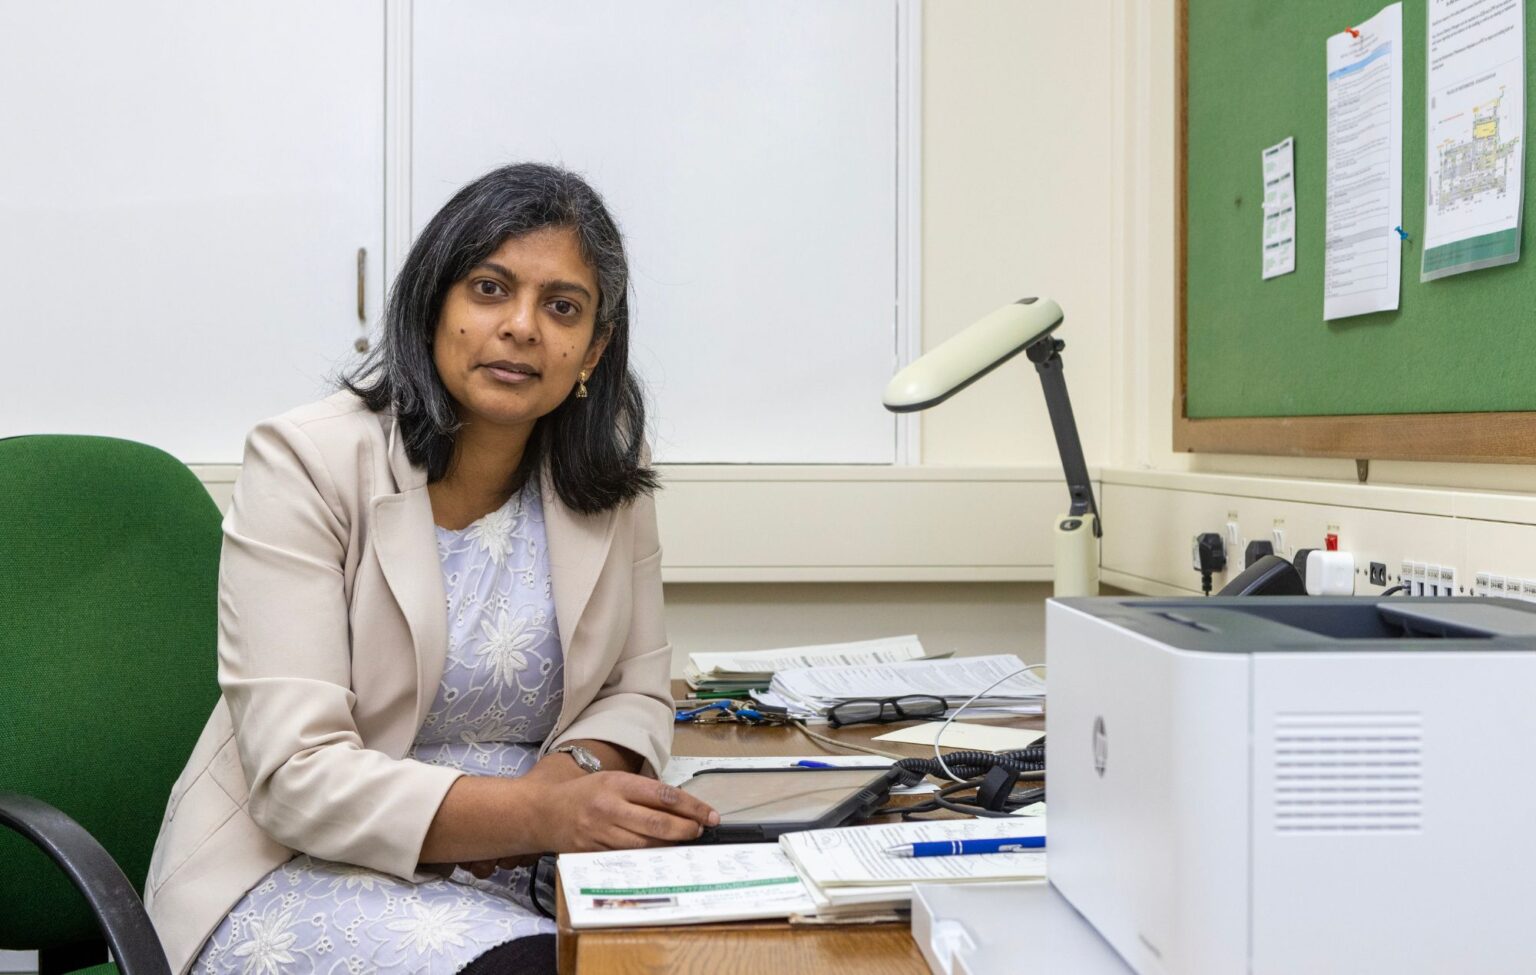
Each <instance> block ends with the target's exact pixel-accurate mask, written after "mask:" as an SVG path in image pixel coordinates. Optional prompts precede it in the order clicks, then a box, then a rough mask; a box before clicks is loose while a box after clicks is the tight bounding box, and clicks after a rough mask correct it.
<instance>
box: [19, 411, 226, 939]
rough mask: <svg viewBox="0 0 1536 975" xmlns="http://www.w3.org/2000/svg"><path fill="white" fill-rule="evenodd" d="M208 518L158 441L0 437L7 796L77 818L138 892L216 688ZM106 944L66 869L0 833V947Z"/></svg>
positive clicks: (214, 551)
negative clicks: (24, 798)
mask: <svg viewBox="0 0 1536 975" xmlns="http://www.w3.org/2000/svg"><path fill="white" fill-rule="evenodd" d="M219 520H220V519H219V510H218V507H217V506H216V505H215V504H214V503H213V499H212V498H210V497H209V496H208V492H207V490H205V489H204V487H203V485H202V484H201V483H200V482H199V481H198V479H197V478H196V476H194V475H193V474H192V472H191V471H189V470H188V469H187V468H186V467H185V466H184V465H183V464H182V463H181V462H180V461H178V460H176V459H175V458H174V457H171V456H170V455H169V454H166V453H164V452H162V451H160V450H156V449H155V448H153V447H148V446H145V445H144V444H138V443H132V442H130V441H126V440H113V439H109V438H105V437H77V436H29V437H13V438H9V439H3V440H0V789H4V790H9V791H12V792H20V793H24V794H27V795H32V796H36V797H37V798H39V799H42V800H43V801H45V802H49V803H52V804H53V805H54V806H57V807H58V808H59V809H61V810H63V811H64V812H65V813H67V814H69V815H70V816H72V817H74V819H75V820H76V821H77V822H79V823H80V825H82V826H84V827H85V828H86V829H87V830H88V831H90V833H91V834H92V835H93V836H95V837H96V839H97V840H98V841H99V842H100V843H101V844H102V846H104V847H106V849H107V852H109V853H111V854H112V856H113V857H114V858H115V859H116V860H117V862H118V864H119V865H120V866H121V867H122V868H123V872H124V873H126V874H127V875H128V877H129V879H130V880H132V881H133V882H134V883H135V884H137V885H141V886H142V884H143V882H144V877H145V875H146V874H147V873H148V870H149V856H150V851H151V850H152V849H153V847H154V843H155V835H156V833H157V832H158V831H159V828H160V818H161V816H162V815H163V814H164V812H165V803H166V799H167V797H168V796H169V795H170V791H171V785H172V783H173V782H174V781H175V779H176V776H177V775H178V774H179V773H180V772H181V768H182V765H183V764H185V762H186V760H187V756H188V755H189V754H190V753H191V751H192V745H193V743H194V742H195V741H196V740H197V735H198V732H199V731H200V730H201V728H202V725H203V722H204V721H206V720H207V718H208V714H209V711H210V710H211V709H212V707H213V704H214V702H215V701H216V700H217V698H218V693H219V691H218V684H217V677H216V652H215V641H216V639H217V632H218V566H219V544H220V531H219ZM99 936H100V933H99V930H98V929H97V927H96V925H95V923H94V921H93V920H92V918H91V915H90V912H89V910H88V909H87V908H86V906H85V902H84V900H83V899H82V898H81V897H80V896H79V894H77V893H76V892H75V891H74V889H73V888H72V887H71V886H70V885H69V882H68V881H67V880H65V879H64V875H63V874H62V873H61V872H59V870H58V869H57V868H56V867H54V866H53V864H52V863H51V862H50V861H49V860H48V859H47V858H46V857H45V856H44V855H43V854H42V853H40V852H38V851H37V850H36V849H35V848H34V847H33V846H32V845H31V844H30V843H28V842H27V841H25V840H23V839H21V838H20V837H18V836H16V835H15V834H12V833H10V832H9V831H5V830H0V948H20V949H45V948H51V947H56V946H60V945H67V944H75V943H80V942H85V941H91V940H95V939H97V938H99Z"/></svg>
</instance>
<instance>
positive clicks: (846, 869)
mask: <svg viewBox="0 0 1536 975" xmlns="http://www.w3.org/2000/svg"><path fill="white" fill-rule="evenodd" d="M1044 834H1045V817H1044V816H1032V817H1029V818H1027V819H1023V818H1021V819H1013V818H1010V819H953V820H940V821H935V822H923V823H891V824H888V825H880V826H843V827H839V828H838V829H817V830H810V831H809V832H805V833H788V834H786V835H784V836H781V837H779V846H780V847H781V848H782V849H783V850H784V852H785V853H787V854H788V855H789V859H790V861H791V862H792V863H793V864H794V867H795V871H796V872H797V873H798V874H799V876H800V879H801V881H802V882H803V883H804V885H805V889H806V892H807V893H808V894H809V895H810V898H811V900H812V901H814V902H815V905H816V913H817V915H819V916H822V917H835V916H837V915H845V914H866V913H871V912H876V911H882V910H891V909H901V908H905V907H907V906H908V904H909V903H910V901H911V900H912V885H913V884H915V883H924V884H935V883H939V884H942V883H993V882H997V883H1001V882H1005V881H1014V882H1016V881H1021V880H1044V879H1045V854H1044V853H1042V852H1018V853H980V854H972V855H967V856H942V857H907V856H893V855H891V854H889V853H887V852H886V848H887V847H891V846H896V845H898V844H901V843H917V842H921V841H924V840H958V839H990V838H993V837H1005V836H1043V835H1044Z"/></svg>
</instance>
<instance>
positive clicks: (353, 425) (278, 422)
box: [256, 389, 394, 451]
mask: <svg viewBox="0 0 1536 975" xmlns="http://www.w3.org/2000/svg"><path fill="white" fill-rule="evenodd" d="M393 420H394V418H393V417H391V416H385V415H381V414H378V413H375V412H373V411H372V410H370V409H369V408H368V404H367V403H365V402H363V399H362V397H360V396H358V395H357V394H356V393H354V392H352V391H351V390H349V389H343V390H341V391H340V392H336V393H332V394H331V395H330V396H327V397H326V398H325V399H322V400H316V401H315V402H313V403H305V404H304V405H303V406H296V407H294V408H293V409H291V410H288V411H287V412H285V413H280V414H278V415H277V416H274V417H269V418H268V419H266V420H263V421H261V422H260V423H258V424H257V425H256V431H261V432H266V433H269V434H274V435H276V436H278V437H281V438H284V439H291V438H293V437H294V436H295V435H302V436H303V437H304V438H305V439H307V440H310V441H312V442H313V443H314V445H315V446H316V447H319V448H320V449H321V450H322V451H324V450H326V449H327V448H331V447H341V448H343V449H345V448H347V447H350V446H355V445H356V444H357V443H358V441H359V440H363V439H378V440H380V441H383V440H385V439H387V438H388V436H389V425H390V423H392V422H393Z"/></svg>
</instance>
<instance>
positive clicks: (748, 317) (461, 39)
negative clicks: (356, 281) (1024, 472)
mask: <svg viewBox="0 0 1536 975" xmlns="http://www.w3.org/2000/svg"><path fill="white" fill-rule="evenodd" d="M896 23H897V22H896V4H895V2H894V0H835V2H831V0H828V2H819V3H813V4H805V3H801V4H794V3H788V4H786V3H783V2H778V0H771V2H770V0H751V2H736V3H728V4H722V3H717V2H714V0H655V2H648V3H645V4H634V3H628V2H622V0H583V2H579V3H560V4H552V3H547V2H539V0H525V2H514V3H508V2H505V0H458V2H455V3H452V4H428V3H418V4H416V5H415V12H414V33H413V38H414V50H413V53H412V59H413V66H412V75H413V78H414V90H413V97H412V128H413V137H412V153H413V158H412V172H413V191H412V202H411V210H412V222H413V226H414V227H416V228H417V229H419V228H420V227H422V226H423V225H424V224H425V223H426V222H427V221H428V220H429V219H430V218H431V216H432V215H433V213H435V212H436V211H437V209H438V208H439V207H440V206H441V205H442V204H443V203H444V202H446V200H447V199H448V198H449V197H450V196H451V195H452V194H453V192H454V191H455V190H457V189H458V188H459V187H460V186H461V185H462V184H464V183H466V182H469V181H470V180H472V179H473V178H475V177H477V176H479V175H481V174H482V173H484V172H486V171H488V170H491V169H493V168H495V167H497V166H501V165H505V164H507V163H509V162H520V161H538V162H551V163H556V164H559V165H563V166H565V167H567V168H571V169H575V170H577V171H579V172H581V173H583V174H584V175H585V176H586V177H587V178H588V179H589V180H590V181H591V182H592V184H593V185H594V186H595V187H596V188H597V189H598V191H599V192H600V193H602V194H603V196H604V197H605V199H606V200H607V202H608V204H609V206H610V208H611V209H612V210H613V212H614V214H615V216H616V218H617V219H618V221H619V223H620V224H621V226H622V227H623V228H624V230H625V233H626V237H627V242H628V246H629V251H630V257H631V265H632V271H633V292H634V297H635V303H634V305H633V335H634V346H635V348H634V354H633V364H634V366H635V367H636V368H637V369H638V371H639V372H640V375H641V378H642V379H643V381H644V382H645V383H646V384H647V386H648V387H649V390H650V393H651V399H652V402H653V404H654V406H653V420H654V424H653V428H654V430H655V435H656V440H655V456H656V458H657V460H658V461H662V462H673V463H677V462H713V463H738V462H748V463H890V462H891V461H893V460H894V459H895V430H896V425H895V420H894V418H893V417H892V416H891V415H890V414H889V413H887V412H885V410H884V409H883V408H882V407H881V405H880V393H881V390H882V389H883V388H884V386H885V383H886V381H887V380H889V378H890V377H891V375H892V374H893V372H894V368H895V365H896V339H897V336H896V286H897V281H896V267H897V249H896V244H897V238H896V231H897V200H896V193H897V169H896V166H897V151H896V148H897V129H896V125H897V68H898V65H897V60H896V53H897V40H898V38H897V32H896ZM466 66H473V70H467V69H466ZM598 368H599V369H601V368H602V366H599V367H598Z"/></svg>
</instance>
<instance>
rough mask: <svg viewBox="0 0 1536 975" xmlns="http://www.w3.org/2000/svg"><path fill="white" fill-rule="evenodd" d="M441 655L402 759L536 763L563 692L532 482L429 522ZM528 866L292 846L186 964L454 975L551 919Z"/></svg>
mask: <svg viewBox="0 0 1536 975" xmlns="http://www.w3.org/2000/svg"><path fill="white" fill-rule="evenodd" d="M437 554H438V561H439V562H440V563H441V565H442V572H443V588H444V590H445V591H446V592H447V594H448V604H447V616H448V656H447V659H446V661H445V662H444V666H443V679H442V681H441V682H440V683H439V685H438V689H437V696H436V698H435V699H434V700H433V703H432V707H431V710H429V711H428V713H427V717H426V720H425V721H424V722H423V724H422V727H421V730H420V731H418V732H417V735H416V741H415V743H414V744H413V745H412V747H411V751H410V754H409V756H408V757H410V758H414V759H416V760H417V761H422V762H428V763H430V764H433V765H445V766H448V767H451V768H457V769H462V770H463V771H464V772H466V773H468V774H471V775H501V776H516V775H521V774H523V773H524V772H526V771H528V769H529V768H531V767H532V766H533V763H534V761H536V760H537V758H538V749H539V743H540V742H541V741H543V740H544V738H545V737H547V736H548V735H549V733H550V732H551V731H553V730H554V726H555V722H556V720H557V719H558V718H559V716H560V703H561V699H562V695H563V693H564V674H563V671H564V664H565V661H564V657H563V656H562V654H561V650H560V633H559V627H558V625H557V623H556V620H555V610H554V596H553V591H552V588H551V583H550V570H549V552H548V550H547V549H546V546H545V534H544V511H543V507H542V505H541V503H540V499H539V491H538V485H537V483H534V482H530V484H529V486H528V487H527V488H525V489H524V490H523V491H521V492H520V493H518V494H515V495H513V496H512V497H511V498H510V499H508V501H507V503H506V504H505V505H503V506H502V507H501V508H499V509H497V510H496V511H493V512H491V513H490V514H488V515H486V516H485V517H483V518H481V519H479V520H478V521H476V522H475V523H473V524H471V525H469V526H468V527H466V528H464V529H461V530H458V531H451V530H449V529H446V528H438V529H437ZM527 891H528V875H527V871H526V870H523V869H518V870H498V871H497V872H496V873H495V874H493V875H492V876H490V877H489V878H487V879H485V880H476V879H475V878H474V877H473V876H471V875H470V874H469V873H467V872H465V871H463V870H456V871H454V873H453V876H452V877H448V878H443V879H434V880H431V881H428V882H426V883H420V884H416V883H410V882H407V881H404V880H401V879H399V878H398V877H393V876H390V875H388V874H383V873H379V872H377V871H374V870H369V869H367V868H365V867H358V866H352V865H349V864H343V863H332V862H329V861H326V860H320V859H316V858H314V857H311V856H308V855H306V854H299V855H298V856H295V857H294V858H293V859H292V860H289V861H288V862H287V863H285V864H283V865H282V866H280V867H278V868H277V869H276V870H274V871H272V872H271V873H270V874H268V875H267V876H266V877H265V878H263V880H262V881H261V882H260V883H258V884H257V885H256V886H255V887H253V888H251V890H250V891H248V892H247V893H246V895H245V896H244V897H243V898H241V900H240V901H239V903H237V904H236V905H235V906H234V908H233V909H232V910H231V911H230V913H229V914H228V915H227V916H226V917H225V918H224V920H223V921H222V922H221V923H220V924H219V926H218V928H217V929H215V931H214V933H213V934H212V935H211V936H210V937H209V939H208V941H207V943H206V944H204V946H203V951H202V953H201V955H200V956H199V957H198V959H197V961H196V962H195V963H194V965H193V969H192V970H193V971H194V972H204V973H210V975H212V973H224V972H239V973H241V975H247V973H250V975H278V973H290V972H326V973H360V972H380V973H406V972H413V973H414V972H452V971H457V970H459V969H460V968H463V967H464V966H465V965H467V964H468V963H469V962H470V961H471V960H473V959H474V958H476V957H477V956H479V955H481V954H483V953H485V952H486V951H489V950H490V949H491V948H494V947H495V946H496V945H499V944H502V943H504V942H507V941H511V940H513V939H516V938H522V937H527V936H528V935H533V934H548V933H553V932H554V930H555V925H554V922H553V921H550V920H548V919H547V918H545V917H543V916H542V915H540V914H538V913H537V912H536V911H535V910H534V909H533V907H532V905H531V903H530V901H529V899H528V893H527Z"/></svg>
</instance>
